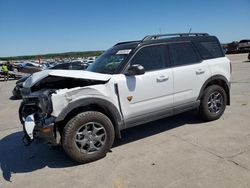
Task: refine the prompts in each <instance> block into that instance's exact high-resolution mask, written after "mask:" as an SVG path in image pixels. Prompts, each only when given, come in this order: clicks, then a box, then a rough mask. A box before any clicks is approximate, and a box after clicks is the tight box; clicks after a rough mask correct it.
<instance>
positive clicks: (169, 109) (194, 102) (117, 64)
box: [19, 33, 231, 163]
mask: <svg viewBox="0 0 250 188" xmlns="http://www.w3.org/2000/svg"><path fill="white" fill-rule="evenodd" d="M230 73H231V64H230V61H229V60H228V59H227V58H226V57H225V55H224V53H223V51H222V48H221V45H220V43H219V41H218V39H217V38H216V37H215V36H210V35H208V34H206V33H177V34H166V35H151V36H146V37H145V38H144V39H143V40H140V41H131V42H122V43H118V44H116V45H115V46H113V47H112V48H110V49H109V50H107V51H106V52H105V53H103V54H102V55H101V56H100V57H99V58H98V59H97V60H96V61H95V62H94V63H93V64H91V65H90V66H89V67H88V68H87V70H86V71H74V70H69V71H65V70H45V71H42V72H38V73H35V74H33V75H32V76H31V77H29V78H28V79H27V80H26V81H25V82H24V84H23V89H22V95H23V102H22V103H21V106H20V109H19V114H20V121H21V123H22V124H23V129H24V134H25V136H24V138H23V141H24V143H26V144H29V143H30V142H31V141H32V140H34V139H43V140H44V141H46V143H49V144H53V145H59V144H61V145H62V146H63V148H64V150H65V152H66V153H67V154H68V155H69V156H70V157H71V158H72V159H74V160H76V161H78V162H82V163H84V162H90V161H94V160H97V159H100V158H102V157H104V156H105V155H106V153H107V152H108V151H109V150H110V148H111V146H112V144H113V141H114V138H115V137H117V138H120V137H121V134H120V131H121V130H122V129H126V128H128V127H132V126H136V125H140V124H144V123H146V122H150V121H154V120H157V119H160V118H164V117H167V116H171V115H174V114H178V113H181V112H184V111H188V110H192V109H198V111H199V114H200V116H201V118H203V119H204V120H205V121H212V120H216V119H218V118H220V117H221V115H222V114H223V112H224V110H225V108H226V105H229V104H230Z"/></svg>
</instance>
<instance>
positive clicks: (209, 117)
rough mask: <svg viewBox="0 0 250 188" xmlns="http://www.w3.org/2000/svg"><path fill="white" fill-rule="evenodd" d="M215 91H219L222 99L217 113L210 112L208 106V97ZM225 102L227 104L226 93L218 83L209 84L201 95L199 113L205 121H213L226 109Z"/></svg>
mask: <svg viewBox="0 0 250 188" xmlns="http://www.w3.org/2000/svg"><path fill="white" fill-rule="evenodd" d="M215 92H216V93H220V94H221V96H222V99H223V102H222V105H221V109H220V110H219V112H218V113H212V112H210V111H209V107H208V101H209V97H210V96H211V94H212V93H215ZM226 104H227V95H226V92H225V90H224V89H223V88H222V87H221V86H219V85H211V86H209V87H207V88H206V89H205V91H204V93H203V96H202V97H201V103H200V107H199V114H200V116H201V118H202V119H203V120H205V121H213V120H216V119H219V118H220V117H221V116H222V114H223V113H224V111H225V109H226Z"/></svg>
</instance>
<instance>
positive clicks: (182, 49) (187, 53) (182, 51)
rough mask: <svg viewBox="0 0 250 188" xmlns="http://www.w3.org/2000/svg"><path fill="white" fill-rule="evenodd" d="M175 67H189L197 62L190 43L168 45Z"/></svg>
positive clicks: (197, 59)
mask: <svg viewBox="0 0 250 188" xmlns="http://www.w3.org/2000/svg"><path fill="white" fill-rule="evenodd" d="M169 49H170V53H171V55H172V60H173V63H174V65H175V66H181V65H189V64H194V63H197V62H199V58H198V56H197V54H196V52H195V51H194V48H193V46H192V44H191V43H176V44H170V45H169Z"/></svg>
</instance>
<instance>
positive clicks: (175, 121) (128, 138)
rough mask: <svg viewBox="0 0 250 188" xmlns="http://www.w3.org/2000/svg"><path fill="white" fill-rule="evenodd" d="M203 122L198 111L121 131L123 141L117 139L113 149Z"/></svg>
mask: <svg viewBox="0 0 250 188" xmlns="http://www.w3.org/2000/svg"><path fill="white" fill-rule="evenodd" d="M202 122H203V121H202V120H201V119H200V118H199V116H198V115H197V112H196V111H190V112H186V113H182V114H178V115H175V116H173V117H168V118H164V119H161V120H157V121H154V122H150V123H147V124H143V125H140V126H136V127H132V128H129V129H125V130H123V131H121V134H122V139H117V140H116V141H115V143H114V144H113V148H114V147H118V146H120V145H124V144H127V143H130V142H134V141H136V140H140V139H143V138H146V137H149V136H153V135H156V134H159V133H162V132H165V131H168V130H171V129H174V128H177V127H180V126H183V125H185V124H200V123H202Z"/></svg>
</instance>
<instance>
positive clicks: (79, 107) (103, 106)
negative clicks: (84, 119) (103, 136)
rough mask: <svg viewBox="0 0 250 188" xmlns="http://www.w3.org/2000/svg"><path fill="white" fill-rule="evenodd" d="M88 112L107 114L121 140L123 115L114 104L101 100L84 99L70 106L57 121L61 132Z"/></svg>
mask: <svg viewBox="0 0 250 188" xmlns="http://www.w3.org/2000/svg"><path fill="white" fill-rule="evenodd" d="M88 110H94V111H98V112H101V113H103V114H105V115H106V116H107V117H108V118H109V119H110V120H111V122H112V124H113V126H114V129H115V134H116V137H117V138H121V133H120V130H121V127H122V126H123V124H124V121H123V118H122V115H121V114H120V112H119V110H118V109H117V108H116V107H115V106H114V104H112V103H111V102H109V101H107V100H105V99H100V98H84V99H80V100H77V101H74V102H72V103H70V104H68V106H67V107H66V108H65V109H63V111H62V112H61V113H60V114H59V115H58V117H57V118H56V120H55V122H56V123H57V125H58V128H59V130H60V129H62V128H63V127H64V126H65V125H66V124H67V122H68V121H69V120H70V119H71V118H73V117H74V116H75V115H77V114H79V113H81V112H85V111H88Z"/></svg>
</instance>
